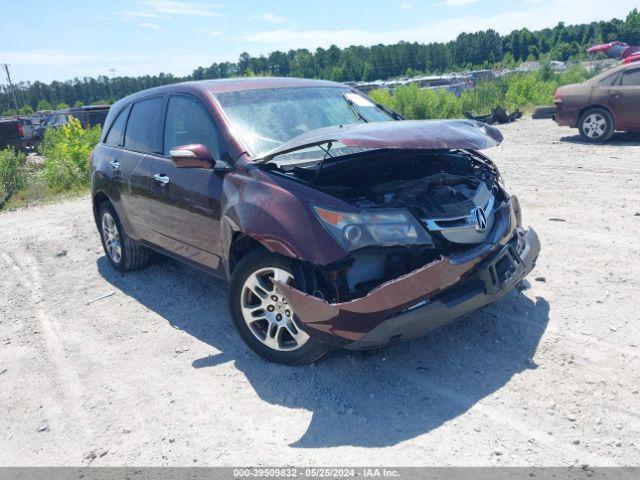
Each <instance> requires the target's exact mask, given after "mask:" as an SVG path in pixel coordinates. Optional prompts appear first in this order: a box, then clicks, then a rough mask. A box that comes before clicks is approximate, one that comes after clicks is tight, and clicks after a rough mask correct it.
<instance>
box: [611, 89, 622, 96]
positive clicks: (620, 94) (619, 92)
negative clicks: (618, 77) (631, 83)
mask: <svg viewBox="0 0 640 480" xmlns="http://www.w3.org/2000/svg"><path fill="white" fill-rule="evenodd" d="M611 96H612V97H614V98H620V97H622V92H621V91H620V90H616V91H615V92H611Z"/></svg>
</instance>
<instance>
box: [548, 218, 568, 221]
mask: <svg viewBox="0 0 640 480" xmlns="http://www.w3.org/2000/svg"><path fill="white" fill-rule="evenodd" d="M549 221H550V222H566V220H565V219H564V218H557V217H552V218H550V219H549Z"/></svg>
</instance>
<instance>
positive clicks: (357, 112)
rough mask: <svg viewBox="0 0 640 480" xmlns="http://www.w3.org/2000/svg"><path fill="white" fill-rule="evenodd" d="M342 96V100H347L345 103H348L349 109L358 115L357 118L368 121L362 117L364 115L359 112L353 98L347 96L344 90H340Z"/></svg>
mask: <svg viewBox="0 0 640 480" xmlns="http://www.w3.org/2000/svg"><path fill="white" fill-rule="evenodd" d="M342 98H344V101H345V102H347V105H349V107H350V108H351V111H352V112H353V113H355V115H356V117H358V119H359V120H361V121H363V122H364V123H369V120H367V119H366V118H365V117H364V115H362V113H360V110H358V107H356V105H355V103H353V100H351V99H350V98H349V97H347V94H346V93H345V92H342Z"/></svg>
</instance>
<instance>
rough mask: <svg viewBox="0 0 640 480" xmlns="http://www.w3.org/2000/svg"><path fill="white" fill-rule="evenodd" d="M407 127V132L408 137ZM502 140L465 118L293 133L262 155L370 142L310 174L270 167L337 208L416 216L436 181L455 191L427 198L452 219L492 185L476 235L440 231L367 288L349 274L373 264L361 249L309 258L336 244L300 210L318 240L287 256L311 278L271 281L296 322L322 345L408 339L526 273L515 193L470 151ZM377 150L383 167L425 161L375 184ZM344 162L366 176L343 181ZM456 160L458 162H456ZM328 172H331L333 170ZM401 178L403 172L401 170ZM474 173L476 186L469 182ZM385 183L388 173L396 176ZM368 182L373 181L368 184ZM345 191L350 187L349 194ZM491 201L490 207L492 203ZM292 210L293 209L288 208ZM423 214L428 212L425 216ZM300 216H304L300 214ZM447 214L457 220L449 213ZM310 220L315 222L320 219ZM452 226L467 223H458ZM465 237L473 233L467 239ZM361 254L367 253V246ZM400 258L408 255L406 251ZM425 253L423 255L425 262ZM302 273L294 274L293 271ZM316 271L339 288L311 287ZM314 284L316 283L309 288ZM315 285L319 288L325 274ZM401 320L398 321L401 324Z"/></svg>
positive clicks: (524, 234)
mask: <svg viewBox="0 0 640 480" xmlns="http://www.w3.org/2000/svg"><path fill="white" fill-rule="evenodd" d="M407 124H408V125H407ZM405 125H406V127H407V130H406V131H405V130H404V127H405ZM381 130H384V131H387V133H391V132H397V133H398V135H395V136H393V135H388V136H383V135H381ZM407 131H408V132H410V133H408V134H407V133H406V132H407ZM501 140H502V135H501V134H500V132H499V131H498V130H497V129H495V128H492V127H489V126H486V125H482V124H480V123H479V122H472V121H433V122H397V123H396V122H390V123H389V124H364V125H355V126H353V127H344V128H342V127H332V128H328V129H322V130H320V131H314V132H310V133H309V134H305V135H302V136H300V137H296V138H295V139H293V140H292V141H290V142H288V144H285V145H283V146H282V147H280V148H278V149H277V151H272V152H271V153H269V154H268V155H266V156H265V157H264V158H263V159H261V163H268V162H270V161H274V162H277V161H278V157H279V156H280V155H287V154H290V153H292V152H296V151H299V150H303V149H308V148H309V147H312V146H317V145H322V144H326V143H328V142H339V143H340V144H342V145H344V146H347V147H360V148H371V149H373V151H358V152H357V153H356V154H354V155H344V156H342V157H341V156H338V157H337V158H331V160H330V161H329V162H331V164H330V165H329V166H328V167H326V168H325V171H324V172H322V173H321V172H318V171H315V172H313V174H312V175H307V173H306V172H304V171H302V170H303V169H299V168H294V169H293V170H289V171H288V172H283V171H282V169H281V167H278V168H275V167H273V168H272V169H271V173H273V174H274V177H275V178H278V179H279V181H287V182H288V181H293V183H294V184H297V185H296V186H295V187H293V188H294V190H295V189H296V188H310V189H313V191H314V192H315V195H322V194H323V193H327V194H329V197H328V198H330V199H332V202H329V203H326V202H321V205H322V206H323V207H326V208H334V209H337V210H340V211H344V210H349V209H352V210H353V209H355V210H356V211H360V212H362V211H367V210H368V209H379V208H381V207H385V206H387V207H389V206H394V207H399V206H402V207H406V208H409V209H410V210H411V211H412V212H413V213H415V214H416V215H417V216H418V217H420V215H421V213H420V212H421V209H420V207H419V206H418V203H422V201H423V200H422V198H423V197H422V195H423V194H426V193H427V192H426V191H424V192H423V191H422V190H421V189H423V188H424V189H431V188H438V187H442V188H443V189H444V190H445V191H447V190H449V191H451V192H452V196H451V197H450V198H449V197H446V196H442V192H439V193H440V195H439V196H438V197H437V199H429V200H437V202H439V203H440V204H439V205H438V208H441V209H442V211H443V213H442V214H441V215H443V216H446V214H449V216H451V215H454V213H455V214H458V215H459V214H460V209H461V208H462V209H463V210H464V209H465V208H466V209H469V207H474V204H473V201H474V199H476V198H478V195H479V194H478V192H480V191H482V192H484V195H485V196H486V195H489V193H488V192H489V190H488V188H490V191H491V194H490V196H491V202H487V201H486V199H485V200H483V203H482V205H483V206H485V207H487V208H488V209H490V210H491V211H490V212H487V216H488V218H487V220H488V228H487V232H485V233H482V234H479V233H478V232H477V231H469V230H456V229H453V228H452V230H450V231H449V230H447V229H446V228H442V229H441V230H440V231H439V232H438V233H440V234H441V237H442V238H441V239H440V243H439V246H440V248H438V246H436V245H432V247H433V250H432V251H431V252H430V253H428V254H427V255H426V256H425V255H423V252H420V254H415V255H414V257H415V258H414V260H415V261H414V262H409V263H407V265H412V267H415V266H416V263H418V264H419V266H417V268H411V269H409V270H407V269H406V268H405V270H406V271H403V272H401V273H400V274H399V275H397V276H395V277H393V278H388V277H389V275H386V277H385V276H384V275H383V276H382V278H378V282H375V281H374V282H372V283H373V285H371V284H368V285H367V287H365V288H364V291H363V290H362V289H358V288H356V286H354V285H352V284H351V283H353V282H350V278H349V277H350V275H352V270H355V267H354V264H357V263H358V261H361V263H363V264H364V267H362V266H361V267H360V268H364V270H368V271H369V272H370V271H371V270H376V268H375V267H372V266H371V265H372V262H375V261H376V260H375V259H376V257H375V256H373V255H370V254H368V253H364V254H362V253H361V251H355V252H349V251H348V250H347V249H342V252H341V255H339V256H336V255H335V253H336V251H334V252H332V253H333V255H331V258H328V257H327V256H326V255H323V259H324V261H319V262H317V261H316V262H314V261H313V260H312V259H314V258H315V259H317V258H318V255H317V253H316V252H322V251H323V250H324V248H325V246H326V245H327V244H331V245H333V246H334V247H335V246H336V242H335V241H329V242H328V243H327V239H326V231H324V232H322V231H321V232H318V231H317V229H316V228H313V227H311V223H314V222H313V221H312V219H310V218H309V216H308V214H307V215H305V216H303V218H304V217H306V219H305V222H306V221H307V220H309V221H310V227H311V228H310V229H309V232H311V235H306V237H307V240H308V242H307V243H306V245H307V246H313V245H315V246H316V247H317V249H316V248H313V247H312V248H311V250H312V251H313V253H309V254H303V255H291V252H289V253H288V254H287V256H291V257H293V258H296V259H297V260H299V262H298V266H299V267H300V268H299V269H298V271H299V272H300V271H302V270H307V271H309V270H312V271H313V272H312V276H315V277H316V279H315V280H312V281H310V282H305V284H303V285H298V286H297V287H298V288H296V287H294V286H291V285H287V284H284V283H278V284H277V286H278V288H279V290H280V291H281V293H282V294H284V295H285V296H286V298H287V299H288V300H289V302H290V303H291V305H292V307H293V309H294V311H296V312H297V315H298V317H299V320H300V322H301V323H302V327H303V329H304V330H305V331H306V332H307V333H308V334H309V335H311V336H312V337H314V338H317V339H318V340H320V341H322V342H324V343H329V344H332V345H334V346H339V347H346V348H353V349H359V348H371V347H374V346H377V345H383V344H387V343H392V342H395V341H399V340H406V339H410V338H415V337H417V336H421V335H423V334H424V333H426V332H427V331H429V330H430V329H432V328H436V327H437V326H440V325H442V324H444V323H448V322H450V321H453V320H455V319H456V318H459V317H460V316H461V315H464V314H465V313H468V312H469V311H472V310H475V309H476V308H479V307H481V306H483V305H485V304H487V303H490V302H491V301H493V300H494V299H496V298H498V297H499V296H501V295H503V294H504V293H506V292H507V291H509V290H510V289H512V288H513V287H514V285H515V284H516V283H517V281H519V280H520V279H522V278H524V276H526V275H527V274H528V273H529V271H530V270H531V269H532V268H533V266H534V264H535V260H536V259H537V256H538V253H539V249H540V246H539V242H538V239H537V236H536V235H535V232H533V230H529V231H525V230H524V229H523V228H522V227H521V225H520V219H519V218H520V212H519V210H520V207H519V205H518V202H517V199H515V197H509V196H508V195H507V194H506V192H504V191H503V189H502V188H501V187H500V186H499V173H498V171H497V168H495V166H494V165H493V163H492V162H491V161H490V160H489V159H488V158H486V157H484V156H483V155H481V154H480V153H478V152H477V151H475V149H480V148H486V147H489V146H493V145H496V144H498V143H499V142H500V141H501ZM459 149H460V150H459ZM380 157H384V158H385V159H386V160H387V166H386V169H387V170H389V168H395V165H394V163H397V164H398V165H397V167H398V168H399V169H400V170H405V167H408V165H409V164H410V163H411V160H412V159H414V157H415V158H419V161H420V162H422V164H423V165H422V167H421V168H422V169H423V170H420V171H419V172H420V173H419V174H417V175H416V176H417V177H418V178H417V179H413V180H408V181H404V183H403V182H402V181H401V182H400V183H401V185H399V186H398V185H397V184H398V181H397V180H396V181H389V180H390V179H389V178H387V177H388V176H385V180H387V181H384V182H377V181H372V180H373V178H375V175H374V174H372V173H371V171H375V165H376V163H377V162H379V161H380ZM459 161H463V162H466V163H465V166H464V168H461V167H460V166H459V165H456V163H457V162H459ZM358 162H360V164H361V165H363V166H366V168H367V169H368V170H369V172H368V173H367V174H364V173H363V171H362V169H361V168H360V167H358ZM345 164H346V165H355V167H354V170H355V172H357V174H355V175H354V177H356V176H357V177H359V176H364V177H366V178H365V180H362V181H356V180H355V178H354V180H353V181H351V183H350V184H349V182H350V180H349V179H350V178H351V177H350V176H351V175H353V173H352V172H350V171H349V168H348V167H345ZM390 165H394V167H390ZM425 165H432V166H433V169H432V170H430V169H429V168H428V167H425ZM454 165H456V166H455V168H454ZM263 168H264V167H263ZM332 169H333V170H335V172H332V171H331V170H332ZM319 173H320V175H318V174H319ZM463 173H464V174H463ZM367 175H369V177H367ZM421 175H422V176H421ZM408 177H411V175H408ZM398 178H402V175H400V176H399V177H398ZM285 179H286V180H285ZM471 179H474V181H475V182H476V183H473V182H472V183H471V184H470V181H471ZM359 180H360V179H359ZM391 180H395V177H394V178H392V179H391ZM421 182H422V183H421ZM336 183H338V184H336ZM345 183H347V184H349V187H346V186H345ZM371 183H373V184H374V185H373V187H372V186H371ZM434 185H436V187H434ZM378 186H381V187H382V189H383V190H384V192H383V193H382V197H384V198H385V199H386V198H387V196H388V195H391V196H393V199H392V200H391V201H388V202H387V201H386V200H383V199H382V197H380V196H379V195H378V196H375V195H374V196H372V195H369V194H370V193H371V192H370V190H371V189H372V188H373V190H376V189H375V188H374V187H378ZM291 187H292V185H288V186H287V190H288V191H291ZM349 189H351V190H353V192H350V191H348V190H349ZM474 189H475V190H474ZM379 190H380V189H378V190H376V193H379ZM305 197H306V198H308V199H310V202H311V203H316V202H317V201H318V200H319V199H318V198H313V195H305ZM365 197H366V198H365ZM379 197H380V198H379ZM376 199H377V200H376ZM414 199H415V201H414ZM265 200H266V199H265ZM447 200H451V203H450V204H447ZM385 202H386V203H385ZM437 202H436V203H437ZM494 202H495V206H493V203H494ZM427 203H429V202H427ZM443 203H444V205H443ZM306 210H307V211H308V210H309V209H308V208H307V209H306ZM472 210H473V208H472ZM467 211H468V210H467ZM289 212H290V213H295V209H293V210H292V209H289ZM428 213H429V212H428V211H427V213H425V214H424V215H426V214H428ZM424 215H422V216H424ZM297 218H298V219H300V218H301V217H300V216H297ZM420 219H421V220H424V223H425V225H428V226H430V227H431V228H433V225H434V224H435V223H436V222H435V221H433V220H431V221H430V220H427V219H426V218H420ZM454 219H457V217H455V215H454ZM445 220H447V219H446V218H445ZM315 224H316V225H317V222H315ZM457 227H459V228H466V227H468V226H467V225H459V224H458V225H457ZM432 233H433V232H432ZM454 233H455V235H454ZM464 236H468V237H470V238H471V239H472V240H471V241H465V240H464V238H463V237H464ZM289 238H291V237H289ZM445 244H446V245H449V247H452V245H453V244H455V245H453V247H454V248H453V247H452V248H449V247H442V245H445ZM450 244H451V245H450ZM465 244H466V245H465ZM411 248H414V247H409V248H406V249H405V250H407V251H408V252H413V251H412V250H411ZM339 250H340V249H338V251H339ZM378 250H379V251H376V252H375V253H376V254H379V255H380V256H381V257H385V258H388V257H390V256H391V255H394V254H397V250H398V249H393V248H390V247H387V248H385V247H384V246H382V247H380V248H379V249H378ZM362 251H364V252H368V250H367V249H363V250H362ZM525 251H526V258H522V257H521V255H522V254H523V252H525ZM387 252H388V253H387ZM359 255H360V257H359ZM407 255H413V253H408V254H407ZM420 255H423V256H420ZM360 258H363V259H364V260H360ZM425 259H426V260H427V261H424V260H425ZM420 262H422V263H421V264H420ZM491 262H493V264H491ZM498 262H501V263H500V265H501V267H500V268H501V270H500V271H498V270H497V269H496V266H495V264H497V263H498ZM505 263H508V265H505ZM350 269H351V270H350ZM365 275H366V274H365ZM303 276H304V275H296V277H297V278H300V277H303ZM317 278H320V279H325V281H326V284H328V283H331V284H333V286H336V285H337V287H336V289H335V290H332V289H330V288H324V289H323V288H321V287H318V280H317ZM474 278H475V280H473V279H474ZM465 282H466V283H467V284H468V286H469V289H470V290H468V291H465V290H464V289H461V290H460V291H459V294H456V295H453V297H454V300H455V301H454V304H456V305H458V306H457V307H455V308H450V307H448V306H445V305H444V304H442V303H441V304H440V306H439V307H438V308H434V307H435V305H436V304H438V302H437V301H435V300H436V299H437V298H439V296H442V295H450V294H451V292H452V290H455V289H456V288H458V286H459V285H460V284H462V283H465ZM311 283H312V284H313V285H315V287H313V288H312V287H309V284H311ZM319 283H320V285H321V283H322V280H320V282H319ZM364 283H366V282H363V284H364ZM340 285H342V286H343V288H342V290H340V289H339V286H340ZM329 290H331V291H329ZM465 296H466V297H468V298H467V299H466V303H465V302H462V303H464V307H465V308H462V307H461V304H459V302H457V300H460V299H461V298H463V297H465ZM425 310H426V311H425ZM435 310H437V311H435ZM430 311H433V312H430ZM400 318H404V319H405V320H403V321H400V320H399V319H400ZM407 319H412V320H411V321H408V320H407ZM389 325H391V327H390V326H389ZM394 325H395V326H394Z"/></svg>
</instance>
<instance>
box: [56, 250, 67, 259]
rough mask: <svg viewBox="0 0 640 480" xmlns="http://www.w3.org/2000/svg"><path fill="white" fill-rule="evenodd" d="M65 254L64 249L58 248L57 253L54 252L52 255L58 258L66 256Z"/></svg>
mask: <svg viewBox="0 0 640 480" xmlns="http://www.w3.org/2000/svg"><path fill="white" fill-rule="evenodd" d="M66 256H67V251H66V250H60V251H59V252H58V253H56V254H55V255H54V257H57V258H60V257H66Z"/></svg>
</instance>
